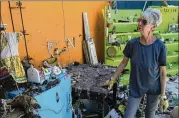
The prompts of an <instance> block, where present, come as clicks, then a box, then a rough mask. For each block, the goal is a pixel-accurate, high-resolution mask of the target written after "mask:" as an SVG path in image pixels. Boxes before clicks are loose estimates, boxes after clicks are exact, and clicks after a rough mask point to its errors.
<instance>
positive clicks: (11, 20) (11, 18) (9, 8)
mask: <svg viewBox="0 0 179 118" xmlns="http://www.w3.org/2000/svg"><path fill="white" fill-rule="evenodd" d="M8 3H9V11H10V16H11V22H12V28H13V32H15V28H14V21H13V17H12V10H11V2H10V1H8Z"/></svg>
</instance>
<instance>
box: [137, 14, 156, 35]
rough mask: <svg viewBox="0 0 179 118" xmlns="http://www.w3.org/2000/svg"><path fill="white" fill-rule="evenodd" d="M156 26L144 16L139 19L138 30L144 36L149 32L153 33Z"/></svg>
mask: <svg viewBox="0 0 179 118" xmlns="http://www.w3.org/2000/svg"><path fill="white" fill-rule="evenodd" d="M155 27H156V26H155V25H151V24H149V23H148V22H147V20H146V19H144V18H143V17H140V18H139V19H138V30H139V32H140V33H141V34H142V35H144V36H147V35H148V34H149V33H151V32H152V31H153V30H154V29H155Z"/></svg>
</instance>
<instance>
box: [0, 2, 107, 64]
mask: <svg viewBox="0 0 179 118" xmlns="http://www.w3.org/2000/svg"><path fill="white" fill-rule="evenodd" d="M1 4H2V5H1V15H2V18H3V22H4V23H5V24H8V26H7V31H8V32H12V31H13V30H12V23H11V18H10V10H9V6H8V2H7V1H2V3H1ZM107 4H108V3H107V2H104V1H102V2H89V1H84V2H81V1H79V2H77V1H75V2H69V1H65V2H64V3H63V6H64V13H65V22H66V38H69V39H71V38H72V37H75V42H76V47H75V48H72V47H71V46H70V47H69V49H70V57H71V58H70V62H73V61H78V62H80V63H83V62H84V56H83V52H82V40H83V36H84V34H83V24H82V23H83V22H82V12H87V13H88V20H89V25H90V31H91V36H92V37H93V38H94V41H95V44H96V49H97V56H98V59H99V60H101V61H103V56H104V51H103V50H104V38H103V34H104V32H103V31H104V23H103V16H102V9H103V8H104V6H105V5H107ZM11 6H12V7H15V6H16V2H11ZM22 7H25V8H24V9H23V10H22V12H23V19H24V26H25V30H26V31H27V33H28V34H29V35H27V36H26V39H27V44H28V51H29V55H30V57H32V58H33V59H34V60H35V61H34V62H33V61H32V62H33V63H34V64H35V66H36V67H38V66H40V65H41V62H42V61H43V60H44V59H46V58H49V57H50V55H49V54H48V50H47V42H48V41H52V42H54V41H56V42H59V44H58V45H57V46H54V47H53V48H59V49H61V48H63V47H64V46H65V42H64V28H63V27H64V20H63V12H62V2H61V1H53V2H49V1H46V2H44V1H43V2H42V1H41V2H39V1H38V2H31V1H28V2H22ZM12 14H13V20H14V25H15V30H16V31H17V32H19V31H21V30H22V25H21V19H20V10H19V9H12ZM80 34H81V35H82V36H81V37H79V35H80ZM22 39H23V38H22ZM51 51H53V49H52V50H51ZM19 53H20V57H21V59H22V58H23V57H24V56H26V53H25V46H24V40H21V41H20V43H19ZM59 62H60V63H61V64H62V65H63V64H67V63H68V52H67V51H66V52H65V53H63V54H61V55H60V56H59Z"/></svg>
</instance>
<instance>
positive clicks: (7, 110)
mask: <svg viewBox="0 0 179 118" xmlns="http://www.w3.org/2000/svg"><path fill="white" fill-rule="evenodd" d="M39 108H40V105H39V104H38V103H37V101H36V100H35V99H34V98H33V97H31V96H28V95H19V96H16V97H15V98H14V99H8V100H4V99H0V117H1V118H16V117H15V116H17V115H18V118H40V116H39V115H38V113H37V112H36V109H39Z"/></svg>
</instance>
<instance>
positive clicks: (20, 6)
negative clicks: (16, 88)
mask: <svg viewBox="0 0 179 118" xmlns="http://www.w3.org/2000/svg"><path fill="white" fill-rule="evenodd" d="M19 8H20V15H21V22H22V29H23V31H22V32H23V36H24V42H25V50H26V55H27V61H28V62H29V54H28V49H27V41H26V36H25V35H26V34H25V28H24V21H23V16H22V4H21V2H20V1H19Z"/></svg>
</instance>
